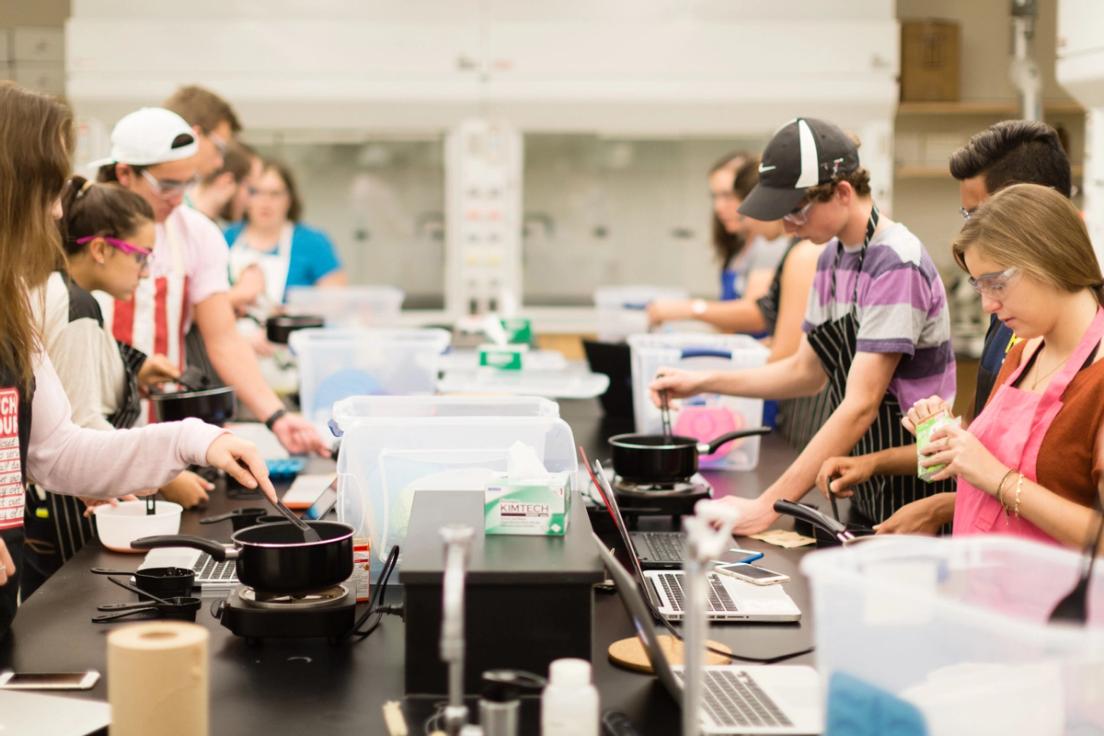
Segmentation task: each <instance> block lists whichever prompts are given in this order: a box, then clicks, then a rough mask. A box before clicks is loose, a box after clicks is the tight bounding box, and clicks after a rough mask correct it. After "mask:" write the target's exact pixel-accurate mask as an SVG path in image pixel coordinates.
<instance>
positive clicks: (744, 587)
mask: <svg viewBox="0 0 1104 736" xmlns="http://www.w3.org/2000/svg"><path fill="white" fill-rule="evenodd" d="M594 465H595V468H594V471H595V475H596V476H597V478H598V484H599V492H600V493H601V494H602V499H603V500H604V501H605V502H606V507H607V508H608V509H609V510H610V513H611V515H612V516H613V525H614V526H615V527H616V528H617V533H618V534H620V535H621V541H622V543H623V544H624V545H625V551H626V553H627V554H628V557H629V560H630V562H631V563H632V566H633V570H634V571H635V573H636V577H637V579H638V580H640V584H641V585H642V586H643V587H644V590H645V592H646V595H647V596H648V600H649V601H651V603H652V605H653V606H654V609H655V612H656V613H657V614H659V615H661V616H663V617H664V618H666V619H668V620H671V621H681V620H682V617H683V612H684V611H685V605H684V601H685V599H686V589H685V586H684V584H683V583H684V579H685V577H686V576H685V573H683V571H682V570H644V569H643V567H641V563H640V559H639V558H638V556H637V553H636V549H635V547H634V545H633V540H632V538H631V537H630V536H629V529H628V526H626V524H625V519H624V518H623V517H622V516H621V510H620V508H619V507H618V505H617V499H616V498H614V494H613V490H612V489H611V488H610V486H609V481H608V480H606V477H605V475H604V473H603V472H602V464H601V463H599V462H598V461H595V463H594ZM706 579H707V581H708V583H709V589H708V594H709V595H708V604H709V620H710V621H756V622H764V623H768V622H769V623H786V622H792V621H800V620H801V609H800V608H798V607H797V604H796V603H794V602H793V599H792V598H790V596H789V595H787V594H786V591H785V590H783V589H782V586H781V585H754V584H752V583H747V582H744V581H742V580H737V579H736V578H733V577H731V576H729V575H720V574H718V573H715V572H711V573H709V574H708V575H707V576H706Z"/></svg>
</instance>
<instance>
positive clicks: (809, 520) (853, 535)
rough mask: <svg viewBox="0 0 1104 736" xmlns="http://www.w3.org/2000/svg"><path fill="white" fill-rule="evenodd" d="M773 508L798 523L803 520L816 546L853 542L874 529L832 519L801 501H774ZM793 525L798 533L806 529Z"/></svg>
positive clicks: (872, 532)
mask: <svg viewBox="0 0 1104 736" xmlns="http://www.w3.org/2000/svg"><path fill="white" fill-rule="evenodd" d="M774 510H775V511H777V512H778V513H780V514H785V515H786V516H792V517H793V518H794V519H795V520H796V522H798V523H801V522H804V523H805V524H807V525H808V527H809V529H808V531H811V532H812V535H813V537H814V538H815V539H816V540H817V546H818V547H833V546H838V545H841V544H854V543H855V542H857V541H859V540H861V539H863V538H866V537H869V536H871V535H873V534H874V530H873V529H871V528H869V527H864V526H854V525H851V526H849V525H847V524H844V523H843V522H842V521H840V520H839V519H833V518H832V517H831V516H828V515H827V514H825V513H824V512H823V511H821V510H820V509H817V508H814V507H812V506H806V505H805V504H803V503H794V502H793V501H785V500H782V501H775V502H774ZM794 527H795V529H796V530H797V531H798V532H799V533H805V532H806V530H804V529H801V528H799V527H798V524H797V523H795V525H794Z"/></svg>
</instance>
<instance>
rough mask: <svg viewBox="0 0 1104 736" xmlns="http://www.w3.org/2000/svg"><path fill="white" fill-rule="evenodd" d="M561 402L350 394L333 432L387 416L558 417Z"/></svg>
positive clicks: (336, 408) (338, 408)
mask: <svg viewBox="0 0 1104 736" xmlns="http://www.w3.org/2000/svg"><path fill="white" fill-rule="evenodd" d="M559 415H560V405H559V404H557V403H556V402H555V401H549V400H548V399H542V398H540V397H538V396H350V397H349V398H347V399H342V400H341V401H338V402H335V403H334V405H333V419H331V420H330V429H331V430H332V431H333V434H334V436H337V437H340V436H341V435H342V434H344V433H345V432H347V431H348V430H350V429H352V428H353V427H354V426H356V425H357V424H359V423H361V422H372V421H374V420H377V419H382V418H385V417H420V418H427V419H428V418H435V417H514V416H518V417H558V416H559Z"/></svg>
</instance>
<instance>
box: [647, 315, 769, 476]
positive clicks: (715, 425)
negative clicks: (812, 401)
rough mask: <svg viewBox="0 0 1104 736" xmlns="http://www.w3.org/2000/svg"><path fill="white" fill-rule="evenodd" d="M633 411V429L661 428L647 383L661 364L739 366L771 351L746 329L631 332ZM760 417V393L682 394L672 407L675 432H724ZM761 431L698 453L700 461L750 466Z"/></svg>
mask: <svg viewBox="0 0 1104 736" xmlns="http://www.w3.org/2000/svg"><path fill="white" fill-rule="evenodd" d="M629 348H630V349H631V351H632V381H633V384H632V385H633V413H634V414H635V416H636V431H637V432H642V433H645V434H659V433H660V432H661V431H662V429H663V423H662V419H661V418H660V412H659V409H658V408H657V407H656V406H655V404H653V403H652V400H651V397H650V396H649V394H648V386H649V385H650V384H651V382H652V380H653V379H654V378H655V374H656V371H658V370H659V369H660V368H662V367H665V366H666V367H669V368H683V369H685V370H703V371H715V370H729V371H731V370H741V369H744V368H756V367H758V366H761V365H765V364H766V362H767V357H768V356H769V355H770V351H769V350H767V349H766V348H765V347H763V345H762V344H760V343H759V341H758V340H755V339H754V338H751V337H748V336H747V335H705V334H686V333H668V334H659V335H632V336H630V337H629ZM762 421H763V401H762V399H749V398H745V397H741V396H722V395H719V394H702V395H700V396H694V397H692V398H689V399H683V400H682V401H681V402H680V406H679V408H677V409H675V408H672V410H671V428H672V430H673V431H674V433H675V434H680V435H684V436H687V437H695V438H697V439H700V440H704V441H708V440H711V439H713V438H714V437H719V436H720V435H722V434H724V433H725V432H730V431H732V430H737V429H744V428H748V427H758V426H760V425H761V424H762ZM759 443H760V442H759V437H746V438H743V439H739V440H736V441H734V442H730V443H728V444H725V445H723V446H722V447H721V448H719V449H718V451H717V452H716V453H714V454H712V455H704V456H702V458H701V460H700V462H701V464H702V465H703V466H704V467H723V468H728V469H732V470H750V469H752V468H754V467H755V466H756V465H757V464H758V462H759Z"/></svg>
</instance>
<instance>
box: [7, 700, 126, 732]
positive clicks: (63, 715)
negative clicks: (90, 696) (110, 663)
mask: <svg viewBox="0 0 1104 736" xmlns="http://www.w3.org/2000/svg"><path fill="white" fill-rule="evenodd" d="M110 723H111V706H109V705H108V704H107V703H104V702H102V701H97V700H85V699H84V698H67V697H59V696H57V695H44V694H41V693H30V692H22V691H18V690H0V734H4V735H5V736H7V735H8V734H11V736H17V734H28V733H32V734H50V736H85V734H90V733H94V732H97V731H99V730H100V729H103V728H107V727H108V725H110Z"/></svg>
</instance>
